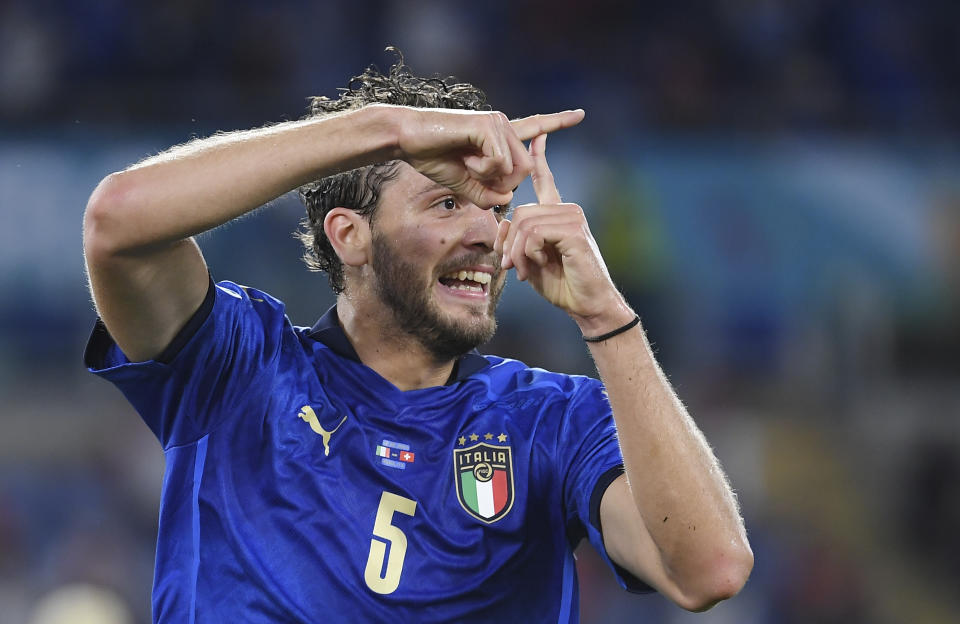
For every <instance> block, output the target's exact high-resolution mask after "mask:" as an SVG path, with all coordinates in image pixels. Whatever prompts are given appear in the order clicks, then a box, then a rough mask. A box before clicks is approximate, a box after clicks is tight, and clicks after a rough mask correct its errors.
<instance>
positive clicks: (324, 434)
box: [297, 405, 347, 455]
mask: <svg viewBox="0 0 960 624" xmlns="http://www.w3.org/2000/svg"><path fill="white" fill-rule="evenodd" d="M297 416H299V417H300V418H302V419H303V421H304V422H306V423H308V424H309V425H310V428H311V429H313V431H314V433H316V434H317V435H319V436H320V440H321V441H322V442H323V454H324V455H329V454H330V436H332V435H333V434H334V433H336V432H337V429H339V428H340V426H341V425H343V423H344V422H346V420H347V417H346V416H344V417H343V420H341V421H340V424H339V425H337V426H336V427H334V428H333V429H332V430H331V431H327V430H326V429H324V428H323V426H321V425H320V421H319V420H317V414H316V412H314V411H313V408H312V407H310V406H309V405H304V406H303V407H301V408H300V412H299V413H298V414H297Z"/></svg>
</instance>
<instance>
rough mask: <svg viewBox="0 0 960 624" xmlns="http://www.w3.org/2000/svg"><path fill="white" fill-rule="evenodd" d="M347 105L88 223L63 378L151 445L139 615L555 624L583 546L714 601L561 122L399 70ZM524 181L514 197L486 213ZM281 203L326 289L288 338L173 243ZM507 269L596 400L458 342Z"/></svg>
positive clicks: (229, 150)
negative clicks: (148, 543)
mask: <svg viewBox="0 0 960 624" xmlns="http://www.w3.org/2000/svg"><path fill="white" fill-rule="evenodd" d="M350 85H351V86H350V88H349V89H346V90H343V92H342V93H341V95H340V97H339V98H338V99H336V100H328V99H326V98H315V99H314V100H313V104H312V107H311V108H312V110H311V115H309V116H308V117H307V118H305V119H304V120H301V121H297V122H289V123H283V124H278V125H274V126H270V127H266V128H262V129H258V130H251V131H246V132H236V133H230V134H218V135H216V136H213V137H211V138H208V139H204V140H197V141H193V142H190V143H187V144H185V145H182V146H178V147H174V148H173V149H171V150H169V151H167V152H166V153H163V154H160V155H159V156H156V157H153V158H150V159H148V160H146V161H144V162H141V163H139V164H137V165H134V166H132V167H130V168H129V169H127V170H125V171H122V172H119V173H115V174H112V175H110V176H108V177H107V178H105V179H104V180H103V182H101V184H100V185H99V186H98V187H97V189H96V190H95V191H94V193H93V195H92V196H91V198H90V201H89V204H88V206H87V211H86V215H85V219H84V250H85V254H86V261H87V269H88V273H89V278H90V286H91V289H92V292H93V296H94V300H95V302H96V306H97V310H98V312H99V314H100V317H101V319H102V320H101V321H100V322H98V324H97V327H96V328H95V329H94V333H93V336H92V337H91V339H90V344H89V345H88V347H87V352H86V355H85V357H86V362H87V365H88V367H90V369H91V370H92V371H94V372H95V373H97V374H98V375H101V376H103V377H105V378H107V379H109V380H110V381H112V382H113V383H115V384H116V385H117V386H118V387H119V388H120V389H121V390H122V391H123V392H124V394H125V395H126V396H127V397H128V399H129V400H130V401H131V403H132V404H133V405H134V406H135V407H136V408H137V410H138V411H139V413H140V414H141V415H142V417H143V418H144V420H145V421H146V422H147V424H148V425H149V426H150V427H151V429H152V430H153V431H154V433H155V434H156V435H157V437H158V438H159V440H160V442H161V443H162V445H163V448H164V450H165V453H166V461H167V468H166V475H165V477H164V484H163V495H162V496H163V498H162V504H161V512H160V530H159V537H158V544H157V562H156V575H155V583H154V593H153V617H154V620H155V621H158V622H161V621H162V622H204V623H207V622H316V621H331V622H386V621H408V622H492V621H512V622H557V621H561V622H571V621H576V620H577V614H578V599H577V588H576V576H575V568H574V563H573V558H572V551H573V549H574V547H575V546H576V545H577V543H578V542H579V541H580V540H581V539H582V538H584V537H586V538H588V539H589V540H590V541H591V543H592V544H593V545H594V547H595V548H596V549H597V550H598V551H599V553H600V555H601V556H602V557H603V558H604V560H606V561H607V562H608V563H609V564H610V565H611V566H612V568H613V570H614V572H615V573H616V575H617V578H618V580H619V581H620V583H621V584H622V585H623V586H625V587H626V588H627V589H630V590H634V591H650V590H657V591H660V592H662V593H663V594H664V595H666V596H667V597H669V598H670V599H671V600H673V601H674V602H676V603H677V604H679V605H680V606H682V607H684V608H686V609H690V610H703V609H707V608H709V607H710V606H712V605H713V604H715V603H716V602H718V601H720V600H723V599H725V598H729V597H731V596H733V595H734V594H736V593H737V592H738V591H739V590H740V588H741V587H742V586H743V584H744V583H745V582H746V579H747V576H748V575H749V573H750V569H751V567H752V564H753V556H752V553H751V551H750V547H749V545H748V543H747V539H746V535H745V531H744V527H743V524H742V521H741V520H740V517H739V513H738V510H737V506H736V503H735V500H734V497H733V494H732V492H731V491H730V488H729V486H728V485H727V482H726V479H725V477H724V475H723V473H722V471H721V469H720V467H719V465H718V463H717V461H716V459H715V458H714V456H713V454H712V452H711V451H710V448H709V446H708V445H707V444H706V442H705V440H704V439H703V436H702V434H701V433H700V432H699V430H698V429H697V427H696V426H695V424H694V423H693V421H692V419H691V418H690V417H689V415H688V414H687V413H686V411H685V409H684V407H683V405H682V404H681V403H680V401H679V400H678V399H677V398H676V396H675V394H674V393H673V391H672V389H671V388H670V386H669V384H668V382H667V381H666V379H665V377H664V375H663V374H662V372H661V371H660V369H659V367H658V365H657V363H656V362H655V360H654V358H653V355H652V354H651V351H650V348H649V345H648V344H647V342H646V339H645V336H644V334H643V331H642V328H641V326H640V325H639V317H637V316H636V315H635V314H634V312H633V311H632V310H631V309H630V307H629V306H628V305H627V303H626V302H625V301H624V299H623V297H622V296H621V295H620V293H619V292H618V291H617V289H616V287H615V286H614V284H613V283H612V281H611V279H610V277H609V275H608V273H607V270H606V267H605V265H604V262H603V258H602V257H601V255H600V252H599V250H598V249H597V245H596V243H595V242H594V240H593V237H592V236H591V234H590V230H589V228H588V226H587V223H586V220H585V219H584V216H583V211H582V210H581V209H580V207H579V206H577V205H575V204H569V203H564V202H562V200H561V198H560V195H559V193H558V192H557V189H556V187H555V185H554V181H553V177H552V175H551V173H550V169H549V168H548V165H547V161H546V156H545V142H546V135H547V134H549V133H551V132H554V131H557V130H560V129H563V128H568V127H570V126H574V125H576V124H578V123H579V122H580V121H581V120H582V118H583V111H579V110H578V111H566V112H562V113H554V114H549V115H537V116H534V117H529V118H525V119H519V120H515V121H509V120H507V118H506V117H505V116H504V115H503V114H501V113H498V112H489V111H488V110H485V109H486V108H487V107H486V104H485V99H484V96H483V93H482V92H480V91H479V90H478V89H476V88H474V87H472V86H470V85H465V84H450V83H446V82H443V81H440V80H437V79H421V78H418V77H416V76H414V75H412V74H411V73H410V72H409V70H408V69H407V68H406V67H405V66H404V65H403V63H402V59H401V60H400V61H399V62H398V63H397V64H396V65H394V66H393V68H392V69H391V71H390V72H389V74H388V75H383V74H380V73H379V72H377V71H376V70H374V69H368V70H367V71H366V72H365V73H364V74H362V75H360V76H358V77H356V78H354V79H353V80H352V81H351V83H350ZM523 141H529V142H530V143H529V147H526V146H524V144H523ZM527 175H532V177H533V183H534V189H535V191H536V195H537V200H538V202H537V204H533V205H525V206H520V207H518V208H516V210H515V212H514V215H513V218H512V220H508V219H506V206H508V204H509V202H510V200H511V197H512V189H514V188H515V187H516V186H517V185H518V184H519V182H520V181H521V180H522V179H523V178H525V177H526V176H527ZM293 189H299V191H300V196H301V198H302V199H303V200H304V203H305V204H306V208H307V218H306V220H305V222H304V225H305V230H304V231H303V232H302V233H301V236H302V238H303V239H304V241H305V243H306V244H307V247H308V253H307V255H308V261H309V262H310V264H311V265H312V266H314V267H315V268H319V269H321V270H324V271H326V272H327V274H328V277H329V279H330V283H331V286H332V288H333V289H334V291H335V292H336V293H337V294H338V297H337V304H336V306H335V307H334V308H332V309H331V310H330V311H329V312H327V313H326V314H325V315H324V316H323V317H322V318H321V319H320V320H319V321H318V322H317V323H316V325H314V326H313V327H312V328H301V327H294V326H292V325H291V323H290V321H289V320H288V319H287V318H286V316H285V314H284V306H283V304H282V303H281V302H280V301H277V300H276V299H274V298H272V297H270V296H269V295H268V294H266V293H264V292H262V291H259V290H256V289H253V288H248V287H245V286H239V285H237V284H234V283H232V282H220V283H216V284H215V283H214V282H213V280H212V279H211V278H210V276H209V273H208V270H207V267H206V265H205V263H204V260H203V257H202V255H201V253H200V250H199V248H198V247H197V245H196V243H195V242H194V241H193V239H192V238H191V237H192V236H193V235H195V234H198V233H200V232H203V231H206V230H209V229H211V228H214V227H216V226H218V225H220V224H222V223H226V222H227V221H230V220H231V219H234V218H237V217H239V216H241V215H243V214H245V213H247V212H250V211H251V210H254V209H255V208H257V207H258V206H260V205H262V204H264V203H266V202H268V201H270V200H272V199H274V198H276V197H278V196H280V195H282V194H283V193H286V192H288V191H290V190H293ZM509 269H514V270H515V271H516V273H517V277H518V278H519V279H520V280H525V281H528V282H529V283H530V284H531V285H532V286H533V288H535V289H536V291H537V292H538V293H540V294H541V295H542V296H543V297H544V298H545V299H547V300H548V301H550V302H551V303H553V304H554V305H556V306H559V307H560V308H562V309H564V310H565V311H567V312H568V313H569V314H570V316H571V318H572V319H573V320H574V321H575V322H576V323H577V325H578V327H579V328H580V330H581V332H582V334H583V336H584V340H586V341H587V344H588V346H589V349H590V352H591V355H592V356H593V359H594V360H595V362H596V365H597V369H598V371H599V375H600V379H601V381H602V383H601V381H597V380H595V379H590V378H586V377H577V376H568V375H561V374H556V373H550V372H547V371H544V370H540V369H531V368H528V367H526V366H525V365H523V364H522V363H520V362H517V361H514V360H509V359H503V358H498V357H493V356H482V355H480V354H479V353H478V352H477V351H476V350H475V347H476V346H477V345H479V344H481V343H483V342H485V341H486V340H488V339H489V338H490V337H491V336H492V335H493V332H494V329H495V320H494V310H495V308H496V303H497V300H498V298H499V296H500V292H501V290H502V288H503V284H504V280H505V275H506V271H508V270H509Z"/></svg>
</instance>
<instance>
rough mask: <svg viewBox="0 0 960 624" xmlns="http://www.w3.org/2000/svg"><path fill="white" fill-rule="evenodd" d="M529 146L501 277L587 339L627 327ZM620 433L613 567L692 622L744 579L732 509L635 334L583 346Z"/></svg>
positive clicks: (579, 216)
mask: <svg viewBox="0 0 960 624" xmlns="http://www.w3.org/2000/svg"><path fill="white" fill-rule="evenodd" d="M545 141H546V137H545V136H541V137H537V138H536V139H534V140H533V141H532V142H531V144H530V151H531V154H532V156H533V159H534V169H533V182H534V190H535V191H536V193H537V199H538V202H539V203H538V204H531V205H525V206H520V207H518V208H517V209H516V211H515V213H514V218H513V221H512V222H507V221H504V222H502V223H501V229H500V232H499V236H498V239H497V243H496V249H497V250H498V251H502V252H503V254H504V257H503V267H504V268H509V267H511V266H513V267H515V268H516V272H517V277H518V278H519V279H521V280H528V281H529V282H530V283H531V285H532V286H533V287H534V288H535V289H536V290H537V292H539V293H540V294H541V295H543V296H544V297H545V298H546V299H547V300H548V301H550V302H551V303H553V304H555V305H557V306H559V307H561V308H563V309H564V310H566V311H567V312H568V313H569V314H570V315H571V316H572V317H573V319H574V320H575V321H576V322H577V324H578V326H579V327H580V330H581V331H582V332H583V335H584V336H589V337H597V336H602V335H604V334H606V333H609V332H611V331H613V330H616V329H618V328H623V327H625V326H629V325H630V324H631V323H632V321H633V320H634V319H635V314H634V312H633V310H631V309H630V307H629V306H628V305H627V303H626V302H625V301H624V299H623V297H622V296H621V295H620V293H619V292H618V291H617V289H616V287H615V286H614V284H613V281H612V280H611V279H610V276H609V274H608V272H607V268H606V265H605V264H604V262H603V258H602V257H601V255H600V252H599V250H598V249H597V245H596V242H595V241H594V239H593V236H592V235H591V233H590V229H589V227H588V226H587V222H586V220H585V218H584V215H583V211H582V210H581V209H580V207H579V206H577V205H575V204H565V203H562V202H561V199H560V195H559V193H558V192H557V189H556V186H555V185H554V181H553V176H552V174H551V173H550V169H549V168H548V166H547V161H546V157H545V155H544V147H545ZM589 344H590V353H591V355H592V356H593V359H594V361H595V363H596V365H597V370H598V371H599V373H600V378H601V379H602V380H603V383H604V386H605V387H606V390H607V394H608V396H609V399H610V404H611V406H612V407H613V416H614V420H615V422H616V425H617V434H618V438H619V441H620V448H621V451H622V453H623V459H624V465H625V468H626V476H625V477H623V476H621V477H620V478H618V479H617V480H616V481H614V482H613V483H612V484H611V485H610V486H609V487H608V488H607V490H606V492H605V494H604V496H603V498H602V500H601V504H600V520H601V524H602V529H603V539H604V545H605V547H606V549H607V552H608V554H609V555H610V557H611V558H612V559H613V560H614V561H615V562H617V563H618V564H620V565H621V566H622V567H624V568H626V569H627V570H629V571H630V572H632V573H633V574H635V575H636V576H638V577H639V578H641V579H643V580H645V581H646V582H647V583H649V584H650V585H652V586H653V587H655V588H656V589H657V590H659V591H660V592H661V593H663V594H664V595H666V596H667V597H668V598H670V599H671V600H673V601H674V602H676V603H677V604H678V605H680V606H682V607H684V608H685V609H689V610H691V611H701V610H704V609H707V608H709V607H711V606H713V605H714V604H716V603H717V602H719V601H720V600H723V599H725V598H729V597H731V596H733V595H734V594H736V593H737V592H738V591H739V590H740V588H741V587H742V586H743V584H744V583H745V582H746V580H747V577H748V576H749V574H750V570H751V568H752V567H753V554H752V552H751V550H750V546H749V544H748V542H747V538H746V532H745V530H744V527H743V522H742V520H741V519H740V515H739V512H738V509H737V505H736V502H735V499H734V496H733V493H732V492H731V490H730V487H729V485H728V484H727V481H726V478H725V477H724V475H723V472H722V470H721V469H720V466H719V464H718V462H717V460H716V458H715V457H714V455H713V453H712V452H711V450H710V447H709V446H708V445H707V443H706V441H705V439H704V437H703V435H702V434H701V432H700V431H699V429H698V428H697V426H696V424H695V423H694V421H693V419H692V418H691V417H690V416H689V414H687V411H686V410H685V409H684V407H683V404H682V403H681V402H680V401H679V399H678V398H677V397H676V395H675V394H674V392H673V389H672V388H671V387H670V384H669V382H668V381H667V379H666V377H665V376H664V375H663V373H662V372H661V370H660V367H659V366H658V365H657V362H656V360H655V359H654V357H653V354H652V352H651V350H650V346H649V344H648V343H647V341H646V338H645V336H644V333H643V329H642V327H640V326H639V325H634V326H633V327H632V328H631V329H629V330H626V331H623V332H622V333H619V334H617V335H616V336H614V337H611V338H609V339H607V340H604V341H602V342H596V343H589Z"/></svg>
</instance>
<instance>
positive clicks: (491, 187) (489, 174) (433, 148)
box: [398, 109, 584, 208]
mask: <svg viewBox="0 0 960 624" xmlns="http://www.w3.org/2000/svg"><path fill="white" fill-rule="evenodd" d="M405 110H406V111H409V113H408V114H407V115H405V116H403V117H401V123H400V133H399V141H398V148H399V150H400V154H399V156H398V157H399V158H401V159H403V160H405V161H406V162H407V163H409V164H410V165H411V166H412V167H413V168H415V169H416V170H417V171H419V172H420V173H422V174H423V175H425V176H427V177H428V178H430V179H431V180H433V181H434V182H437V183H438V184H442V185H443V186H446V187H447V188H449V189H450V190H452V191H453V192H454V193H456V194H458V195H461V196H463V197H465V198H466V199H468V200H469V201H471V202H473V203H474V204H476V205H477V206H479V207H481V208H490V207H492V206H496V205H498V204H507V203H509V202H510V200H511V199H512V198H513V189H515V188H516V187H517V186H518V185H519V184H520V182H521V181H522V180H523V179H524V178H526V177H527V176H528V175H529V174H530V172H531V171H533V159H532V158H531V157H530V154H529V152H528V151H527V149H526V146H524V144H523V141H526V140H528V139H532V138H533V137H535V136H538V135H541V134H549V133H551V132H554V131H556V130H561V129H563V128H569V127H571V126H575V125H577V124H578V123H580V121H581V120H583V117H584V112H583V110H582V109H577V110H570V111H564V112H561V113H551V114H547V115H534V116H532V117H525V118H523V119H515V120H513V121H509V120H508V119H507V117H506V115H504V114H503V113H500V112H496V111H493V112H490V111H464V110H451V109H405Z"/></svg>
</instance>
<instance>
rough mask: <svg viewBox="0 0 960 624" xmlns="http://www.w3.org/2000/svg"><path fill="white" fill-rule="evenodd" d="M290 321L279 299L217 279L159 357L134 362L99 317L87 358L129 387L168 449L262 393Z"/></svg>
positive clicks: (95, 368)
mask: <svg viewBox="0 0 960 624" xmlns="http://www.w3.org/2000/svg"><path fill="white" fill-rule="evenodd" d="M287 324H288V321H287V319H286V316H285V312H284V306H283V304H282V303H281V302H280V301H277V300H276V299H274V298H272V297H270V296H269V295H267V294H266V293H262V292H260V291H257V290H255V289H252V288H246V287H244V286H239V285H237V284H233V283H231V282H219V283H217V284H214V283H213V282H212V280H211V284H210V288H209V290H208V292H207V296H206V298H205V299H204V302H203V304H202V305H201V306H200V308H199V309H198V310H197V312H196V313H195V314H194V315H193V317H192V318H191V319H190V320H189V321H188V322H187V324H186V325H185V326H184V327H183V329H182V330H181V331H180V332H179V334H178V335H177V336H176V337H175V338H174V340H173V341H172V342H171V344H170V346H169V347H168V348H167V349H165V350H164V352H163V353H162V354H161V355H159V356H158V357H157V358H155V359H153V360H147V361H144V362H131V361H129V360H128V359H127V357H126V356H125V355H124V354H123V352H122V351H121V350H120V348H119V347H118V346H117V344H116V342H114V340H113V338H112V337H111V336H110V334H109V332H108V331H107V328H106V327H105V326H104V324H103V322H102V321H100V320H98V321H97V323H96V325H95V326H94V329H93V333H92V334H91V336H90V340H89V341H88V343H87V348H86V351H85V352H84V363H85V364H86V366H87V368H88V369H89V370H90V372H92V373H94V374H95V375H98V376H100V377H103V378H104V379H106V380H108V381H110V382H111V383H113V384H114V385H116V386H117V388H119V389H120V391H121V392H123V394H124V396H126V397H127V400H129V401H130V403H131V404H132V405H133V406H134V408H136V410H137V412H138V413H139V414H140V416H141V417H142V418H143V420H144V421H145V422H146V423H147V425H148V426H149V427H150V429H151V430H152V431H153V433H154V434H155V435H156V436H157V438H158V439H159V440H160V443H161V444H162V445H163V448H164V449H167V448H170V447H173V446H180V445H183V444H189V443H192V442H195V441H196V440H198V439H200V438H201V437H203V436H204V435H206V434H208V433H210V432H211V431H212V430H214V429H215V428H216V427H217V426H218V425H219V424H220V423H221V422H223V421H224V420H225V419H227V418H228V417H229V416H230V415H231V414H236V413H241V412H243V411H244V410H245V408H246V407H247V406H248V405H251V404H253V403H254V402H255V401H260V400H261V395H263V394H264V390H265V389H268V388H269V386H270V383H271V381H270V380H271V379H272V378H273V371H274V370H275V368H276V360H277V355H278V353H279V351H280V346H281V341H282V333H283V329H284V327H285V326H286V325H287Z"/></svg>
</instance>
